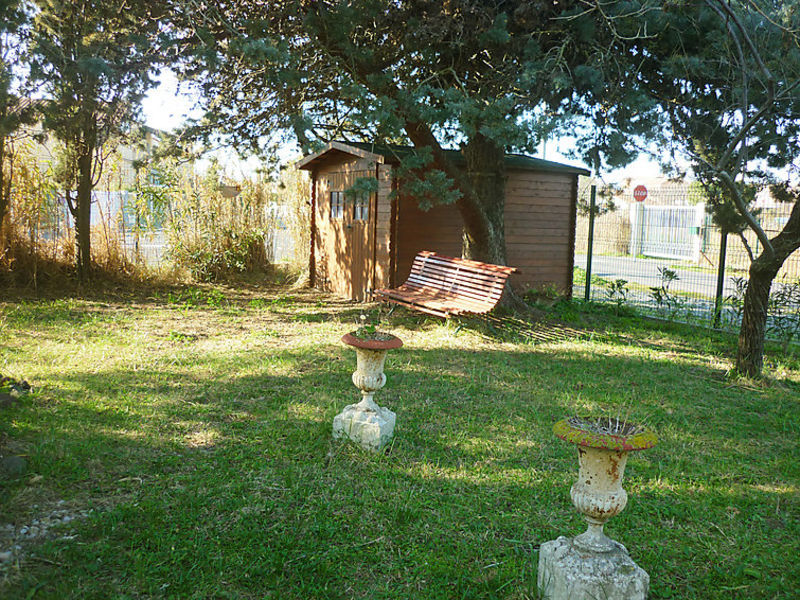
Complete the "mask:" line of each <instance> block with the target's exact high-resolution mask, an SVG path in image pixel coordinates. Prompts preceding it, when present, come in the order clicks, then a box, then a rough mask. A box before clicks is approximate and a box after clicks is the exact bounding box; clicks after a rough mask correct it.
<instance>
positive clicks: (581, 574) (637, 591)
mask: <svg viewBox="0 0 800 600" xmlns="http://www.w3.org/2000/svg"><path fill="white" fill-rule="evenodd" d="M612 543H613V544H614V546H615V547H614V549H613V550H611V551H609V552H586V551H584V550H580V549H579V548H578V547H576V546H575V544H574V543H573V540H572V539H569V538H565V537H563V536H562V537H559V538H558V539H556V540H552V541H550V542H546V543H544V544H542V546H541V548H540V549H539V576H538V585H539V590H540V592H541V593H542V598H544V600H597V599H599V598H602V599H603V600H645V599H646V598H647V590H648V588H649V586H650V576H649V575H648V574H647V573H646V572H645V571H644V569H642V568H641V567H639V565H637V564H636V563H635V562H633V559H632V558H631V557H630V556H628V551H627V550H626V549H625V546H623V545H622V544H620V543H619V542H613V541H612Z"/></svg>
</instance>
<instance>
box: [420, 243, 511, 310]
mask: <svg viewBox="0 0 800 600" xmlns="http://www.w3.org/2000/svg"><path fill="white" fill-rule="evenodd" d="M515 271H517V269H515V268H514V267H504V266H501V265H492V264H488V263H483V262H479V261H475V260H467V259H464V258H453V257H450V256H444V255H442V254H437V253H435V252H430V251H427V250H426V251H423V252H420V253H419V254H417V256H416V257H415V258H414V262H413V264H412V265H411V273H410V275H409V276H408V280H407V281H406V285H407V286H409V287H418V288H420V289H426V288H427V289H430V288H433V289H437V290H441V291H442V292H445V293H448V294H454V295H457V296H461V297H464V298H469V299H473V300H477V301H480V302H490V303H491V304H492V305H494V304H496V303H497V302H498V301H499V300H500V296H502V294H503V290H504V289H505V285H506V280H507V279H508V276H509V275H511V273H514V272H515Z"/></svg>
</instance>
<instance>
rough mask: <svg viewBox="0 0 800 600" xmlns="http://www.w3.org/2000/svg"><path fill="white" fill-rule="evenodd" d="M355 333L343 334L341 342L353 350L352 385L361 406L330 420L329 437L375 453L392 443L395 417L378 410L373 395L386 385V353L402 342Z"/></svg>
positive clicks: (377, 334)
mask: <svg viewBox="0 0 800 600" xmlns="http://www.w3.org/2000/svg"><path fill="white" fill-rule="evenodd" d="M356 333H357V332H352V333H347V334H345V335H344V336H342V342H344V343H345V344H347V345H349V346H353V347H354V348H355V350H356V370H355V372H354V373H353V385H355V386H356V387H357V388H358V389H359V390H361V402H359V403H358V404H350V405H349V406H346V407H345V409H344V410H343V411H342V412H341V413H339V414H338V415H336V416H335V417H334V418H333V437H334V438H344V437H347V438H350V439H351V440H353V441H354V442H356V443H357V444H359V445H360V446H361V447H362V448H365V449H367V450H372V451H378V450H380V449H382V448H383V447H384V446H385V445H386V444H387V443H388V442H389V441H390V440H391V439H392V435H393V434H394V424H395V420H396V417H395V414H394V413H393V412H392V411H391V410H389V409H388V408H385V407H382V406H378V405H377V404H376V403H375V401H374V400H373V395H374V394H375V392H377V391H378V390H379V389H381V388H382V387H383V386H384V385H386V375H385V374H384V372H383V367H384V364H385V363H386V355H387V353H388V352H389V350H392V349H393V348H400V347H401V346H402V345H403V341H402V340H401V339H400V338H398V337H396V336H394V335H391V334H388V333H381V332H373V333H372V334H370V335H368V336H359V335H356Z"/></svg>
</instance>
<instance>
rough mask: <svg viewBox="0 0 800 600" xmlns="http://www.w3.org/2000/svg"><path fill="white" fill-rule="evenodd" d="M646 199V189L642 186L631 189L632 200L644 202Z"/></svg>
mask: <svg viewBox="0 0 800 600" xmlns="http://www.w3.org/2000/svg"><path fill="white" fill-rule="evenodd" d="M645 198H647V188H646V187H644V186H643V185H637V186H636V187H635V188H633V199H634V200H636V201H637V202H644V199H645Z"/></svg>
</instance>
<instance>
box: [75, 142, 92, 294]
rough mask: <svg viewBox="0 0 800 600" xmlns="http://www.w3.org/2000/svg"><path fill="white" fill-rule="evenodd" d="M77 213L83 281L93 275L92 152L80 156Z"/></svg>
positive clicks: (79, 262)
mask: <svg viewBox="0 0 800 600" xmlns="http://www.w3.org/2000/svg"><path fill="white" fill-rule="evenodd" d="M76 204H77V206H76V207H75V208H76V211H75V212H76V214H75V250H76V256H77V266H78V277H79V278H80V279H81V280H82V281H83V280H85V279H86V278H87V277H89V276H90V275H91V269H92V255H91V225H92V222H91V219H92V153H91V152H84V153H82V154H81V155H80V156H79V157H78V197H77V200H76Z"/></svg>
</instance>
